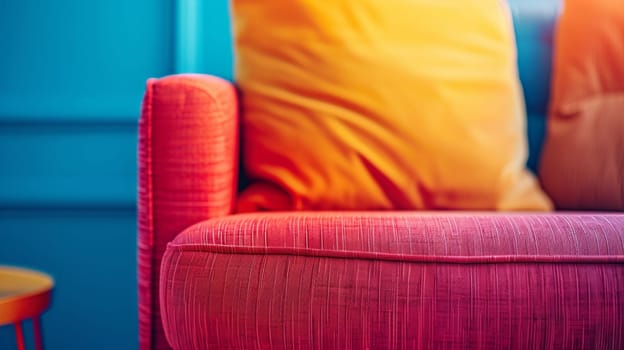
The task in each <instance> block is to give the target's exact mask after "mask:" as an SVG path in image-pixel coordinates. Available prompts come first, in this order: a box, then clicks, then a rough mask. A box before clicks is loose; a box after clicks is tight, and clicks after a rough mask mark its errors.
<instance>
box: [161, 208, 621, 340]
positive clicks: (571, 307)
mask: <svg viewBox="0 0 624 350" xmlns="http://www.w3.org/2000/svg"><path fill="white" fill-rule="evenodd" d="M161 296H162V298H161V307H162V311H163V322H164V326H165V331H166V334H167V337H168V340H169V342H170V343H171V344H172V345H173V346H174V348H176V349H206V348H210V349H213V348H214V349H240V348H249V349H298V348H305V349H307V348H313V349H351V348H353V349H416V348H433V349H454V348H479V349H483V348H497V349H531V348H540V349H550V348H565V349H575V348H601V349H611V348H612V349H617V348H624V215H616V214H614V215H603V214H601V215H592V214H554V215H553V214H541V215H540V214H525V215H523V214H475V213H470V214H467V213H407V212H401V213H283V214H280V213H275V214H254V215H238V216H230V217H226V218H222V219H215V220H210V221H206V222H203V223H200V224H197V225H195V226H193V227H191V228H189V229H188V230H186V231H185V232H183V233H182V234H180V235H179V236H178V237H177V238H176V239H175V240H174V241H173V242H171V243H170V244H169V246H168V248H167V251H166V253H165V256H164V259H163V262H162V273H161Z"/></svg>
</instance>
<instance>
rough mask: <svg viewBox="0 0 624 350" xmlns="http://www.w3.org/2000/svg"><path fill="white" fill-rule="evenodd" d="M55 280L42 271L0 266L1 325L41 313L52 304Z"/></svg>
mask: <svg viewBox="0 0 624 350" xmlns="http://www.w3.org/2000/svg"><path fill="white" fill-rule="evenodd" d="M53 287H54V280H53V279H52V277H50V276H49V275H46V274H44V273H41V272H37V271H33V270H27V269H22V268H16V267H9V266H0V325H3V324H9V323H14V322H17V321H21V320H24V319H27V318H32V317H35V316H38V315H39V314H41V313H42V312H43V311H44V310H45V309H46V308H47V307H48V306H49V304H50V298H51V291H52V288H53Z"/></svg>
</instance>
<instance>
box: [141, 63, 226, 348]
mask: <svg viewBox="0 0 624 350" xmlns="http://www.w3.org/2000/svg"><path fill="white" fill-rule="evenodd" d="M237 113H238V112H237V102H236V92H235V90H234V87H233V86H232V85H231V84H230V83H228V82H226V81H224V80H221V79H218V78H213V77H208V76H199V75H178V76H171V77H167V78H163V79H158V80H156V79H153V80H150V81H149V82H148V84H147V91H146V93H145V99H144V101H143V109H142V114H141V121H140V131H139V207H138V218H139V219H138V220H139V221H138V226H139V236H138V245H139V252H138V264H139V270H138V274H139V343H140V348H141V350H148V349H150V350H151V349H168V348H169V346H168V345H167V342H166V340H165V337H164V333H163V329H162V323H161V320H160V310H159V303H158V300H159V295H158V290H159V289H158V276H159V273H160V260H161V258H162V254H163V252H164V250H165V247H166V245H167V243H168V242H170V241H171V240H172V239H173V238H174V237H175V236H176V235H177V234H178V233H180V232H181V231H182V230H184V229H185V228H187V227H188V226H190V225H191V224H194V223H197V222H199V221H201V220H205V219H209V218H214V217H219V216H223V215H227V214H230V213H231V211H232V208H233V206H234V196H235V188H236V181H237V176H236V175H237V165H238V149H237V148H238V115H237Z"/></svg>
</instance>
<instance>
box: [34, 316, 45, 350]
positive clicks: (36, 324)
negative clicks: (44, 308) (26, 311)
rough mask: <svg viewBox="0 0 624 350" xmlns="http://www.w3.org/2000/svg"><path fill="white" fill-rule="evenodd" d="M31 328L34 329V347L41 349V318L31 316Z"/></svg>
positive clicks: (37, 349)
mask: <svg viewBox="0 0 624 350" xmlns="http://www.w3.org/2000/svg"><path fill="white" fill-rule="evenodd" d="M33 328H34V329H35V349H36V350H43V340H42V339H41V318H40V317H39V316H37V317H35V318H33Z"/></svg>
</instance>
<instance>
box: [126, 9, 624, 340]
mask: <svg viewBox="0 0 624 350" xmlns="http://www.w3.org/2000/svg"><path fill="white" fill-rule="evenodd" d="M533 3H535V2H533ZM538 7H539V6H538ZM515 10H516V13H515V15H516V19H517V18H518V16H527V17H526V18H524V17H523V18H524V19H523V20H525V22H523V23H521V25H526V27H520V28H519V29H518V28H517V29H518V30H519V33H518V40H519V45H521V44H522V40H523V37H522V33H524V34H526V35H529V34H531V33H533V32H531V28H533V27H532V26H540V25H542V26H544V23H549V22H548V21H552V18H551V17H552V16H553V15H552V14H550V12H542V13H532V12H530V11H528V10H527V11H525V12H522V11H519V12H518V11H517V9H515ZM521 10H522V9H521ZM544 13H546V15H544ZM548 16H550V17H548ZM521 19H522V18H521ZM523 28H524V30H525V31H524V32H522V30H523ZM536 28H537V27H536ZM537 31H538V32H539V30H537ZM540 35H541V34H540ZM540 40H541V39H540ZM528 45H529V46H526V47H524V49H525V50H529V51H530V50H533V49H536V47H537V48H539V45H538V44H535V45H537V46H535V45H534V44H528ZM531 45H533V46H531ZM526 53H527V51H524V53H523V48H521V49H520V55H521V56H520V59H521V60H523V59H526V57H525V56H522V55H523V54H526ZM528 54H529V55H530V52H529V53H528ZM523 57H524V58H523ZM536 66H539V65H538V64H536ZM521 68H522V67H521ZM538 68H539V67H538ZM527 69H537V68H533V67H529V68H527ZM531 79H537V82H539V79H547V77H546V78H544V77H539V76H537V77H533V78H531V77H529V78H526V79H524V81H523V83H524V84H525V89H526V88H527V87H529V88H530V87H531V86H533V85H535V84H536V81H534V80H531ZM546 81H547V80H546ZM542 83H543V82H542ZM532 84H533V85H532ZM535 86H537V89H541V91H544V90H546V91H547V89H543V87H539V84H538V85H535ZM536 93H537V92H536ZM540 98H541V97H539V96H538V97H532V96H530V95H528V96H527V105H528V107H529V112H530V117H531V115H532V114H531V112H532V111H531V108H532V107H531V103H533V102H534V101H535V99H537V100H539V99H540ZM237 105H238V104H237V95H236V91H235V89H234V87H233V86H232V85H231V84H230V83H228V82H226V81H224V80H221V79H218V78H215V77H209V76H201V75H177V76H171V77H166V78H163V79H158V80H150V81H149V83H148V87H147V91H146V95H145V100H144V104H143V112H142V116H141V124H140V149H139V171H140V192H139V257H138V258H139V314H140V345H141V349H142V350H147V349H169V348H170V346H172V347H173V348H175V349H180V350H183V349H624V215H623V214H614V213H611V214H610V213H551V214H533V213H466V212H375V213H372V212H371V213H367V212H315V213H312V212H309V213H305V212H304V213H301V212H292V213H258V214H250V215H232V211H233V207H234V201H235V199H236V194H237V190H238V176H237V175H238V162H239V160H238V157H239V155H238V148H239V146H238V143H239V139H238V117H239V115H238V113H239V111H238V110H237ZM541 108H545V107H543V106H542V107H541ZM533 112H535V113H533V114H538V115H539V114H540V113H542V114H543V111H541V112H540V111H539V110H538V111H533ZM541 118H542V119H543V115H542V116H541ZM242 142H244V140H242ZM169 344H170V345H169Z"/></svg>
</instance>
